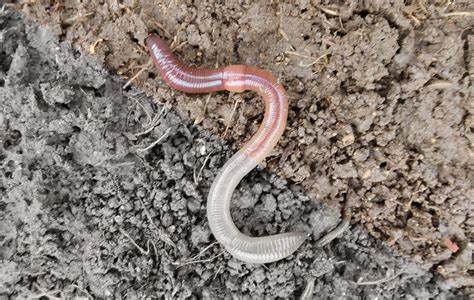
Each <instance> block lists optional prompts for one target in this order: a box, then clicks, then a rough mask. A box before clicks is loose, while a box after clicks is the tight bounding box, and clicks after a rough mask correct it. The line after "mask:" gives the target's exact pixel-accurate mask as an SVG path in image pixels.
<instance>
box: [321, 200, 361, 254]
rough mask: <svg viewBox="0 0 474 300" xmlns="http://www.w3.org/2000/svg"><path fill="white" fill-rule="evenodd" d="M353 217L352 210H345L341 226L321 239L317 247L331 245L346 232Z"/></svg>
mask: <svg viewBox="0 0 474 300" xmlns="http://www.w3.org/2000/svg"><path fill="white" fill-rule="evenodd" d="M351 216H352V213H351V209H350V208H345V209H344V213H343V215H342V221H341V222H340V223H339V225H337V227H336V228H334V230H332V231H330V232H329V233H327V234H326V235H325V236H323V237H322V238H320V239H319V240H318V241H317V242H316V247H324V246H326V245H327V244H329V243H330V242H331V241H333V240H334V239H336V238H337V237H338V236H340V235H341V234H343V233H344V231H346V230H347V229H348V228H349V226H350V225H351Z"/></svg>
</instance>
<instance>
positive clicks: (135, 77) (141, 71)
mask: <svg viewBox="0 0 474 300" xmlns="http://www.w3.org/2000/svg"><path fill="white" fill-rule="evenodd" d="M151 64H152V60H151V58H150V60H149V61H148V62H147V63H146V64H145V65H144V66H143V67H142V68H141V69H140V70H139V71H138V72H137V74H135V75H133V76H132V78H130V79H129V80H128V81H127V83H125V84H124V85H123V87H122V88H123V89H126V88H127V87H128V86H129V85H130V84H131V83H132V82H133V81H134V80H135V79H137V77H138V76H140V74H141V73H143V72H144V71H146V70H148V68H150V66H151Z"/></svg>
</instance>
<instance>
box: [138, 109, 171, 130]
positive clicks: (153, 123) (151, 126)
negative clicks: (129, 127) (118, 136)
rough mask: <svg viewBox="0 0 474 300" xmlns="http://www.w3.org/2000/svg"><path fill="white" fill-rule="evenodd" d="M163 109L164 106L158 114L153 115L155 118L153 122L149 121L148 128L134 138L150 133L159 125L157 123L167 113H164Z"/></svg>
mask: <svg viewBox="0 0 474 300" xmlns="http://www.w3.org/2000/svg"><path fill="white" fill-rule="evenodd" d="M165 109H166V106H164V105H163V108H162V109H161V110H160V112H159V113H158V114H155V116H154V117H153V120H151V124H150V127H149V128H148V129H146V130H145V131H142V132H139V133H135V136H136V137H139V136H142V135H145V134H147V133H149V132H150V131H152V130H153V128H155V127H156V126H157V125H158V124H159V123H160V122H159V121H160V120H161V118H162V117H164V116H165V115H166V113H167V111H165Z"/></svg>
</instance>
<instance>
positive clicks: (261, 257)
mask: <svg viewBox="0 0 474 300" xmlns="http://www.w3.org/2000/svg"><path fill="white" fill-rule="evenodd" d="M307 238H308V234H307V233H305V232H289V233H281V234H276V235H271V236H266V237H249V236H246V235H244V234H241V233H239V235H238V236H237V237H236V238H235V239H234V240H233V241H232V243H231V244H228V245H225V248H226V249H227V251H229V253H230V254H232V255H233V256H234V257H236V258H238V259H240V260H243V261H245V262H248V263H259V264H263V263H271V262H275V261H278V260H281V259H283V258H285V257H287V256H290V255H291V254H293V252H295V251H296V250H297V249H298V248H299V247H300V246H301V245H302V244H303V243H304V241H305V240H306V239H307Z"/></svg>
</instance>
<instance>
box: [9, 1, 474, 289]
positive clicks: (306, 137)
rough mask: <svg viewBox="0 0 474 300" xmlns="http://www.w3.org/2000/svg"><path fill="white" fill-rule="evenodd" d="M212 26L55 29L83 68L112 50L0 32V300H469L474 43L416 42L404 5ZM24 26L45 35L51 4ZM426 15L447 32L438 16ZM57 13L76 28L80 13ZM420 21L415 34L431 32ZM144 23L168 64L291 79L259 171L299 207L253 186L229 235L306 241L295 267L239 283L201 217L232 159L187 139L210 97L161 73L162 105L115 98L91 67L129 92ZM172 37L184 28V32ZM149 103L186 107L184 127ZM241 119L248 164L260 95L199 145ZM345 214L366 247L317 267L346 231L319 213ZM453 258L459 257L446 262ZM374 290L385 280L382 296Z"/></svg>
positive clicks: (249, 12) (17, 21)
mask: <svg viewBox="0 0 474 300" xmlns="http://www.w3.org/2000/svg"><path fill="white" fill-rule="evenodd" d="M77 7H79V6H77ZM77 7H76V8H75V9H79V10H80V9H84V8H81V7H79V8H77ZM210 7H212V8H213V9H214V11H213V10H212V9H211V10H206V9H202V8H195V7H194V6H191V5H188V6H186V5H184V6H183V5H181V6H179V5H177V6H170V7H167V8H166V9H167V10H168V11H167V14H164V13H163V8H159V7H158V8H156V10H147V11H140V12H133V11H132V12H130V9H128V10H127V9H125V8H122V9H118V12H117V14H118V15H120V14H123V15H122V16H121V17H117V19H116V21H117V20H119V21H120V20H122V21H123V22H125V21H128V22H132V21H130V20H135V19H134V18H137V19H139V18H143V16H144V15H148V19H145V21H142V23H143V22H144V23H143V24H142V23H140V22H138V21H137V22H135V23H133V22H132V23H133V24H134V25H133V26H135V27H136V28H142V29H141V30H135V29H136V28H134V29H133V32H129V34H127V31H123V32H122V33H125V34H124V36H121V35H116V36H114V38H112V36H113V33H115V30H118V29H117V28H121V27H120V26H131V25H130V24H125V25H124V24H122V23H120V22H119V21H117V23H118V24H115V25H117V26H116V27H115V28H114V27H113V26H109V27H107V26H104V27H103V28H102V30H103V31H100V32H98V31H96V32H94V31H92V30H90V28H88V29H83V30H84V32H83V33H84V34H82V33H81V32H80V26H88V24H89V25H90V24H92V23H93V21H90V20H89V19H88V18H91V19H94V18H98V17H100V16H102V17H104V16H108V17H110V15H109V14H102V15H100V14H99V13H96V14H95V15H93V16H89V17H85V18H84V20H82V19H81V20H80V22H79V21H77V19H74V20H73V21H71V20H69V19H71V18H72V16H68V18H69V19H68V18H66V16H63V15H61V14H59V15H58V14H56V16H57V19H55V18H51V19H50V20H49V21H50V22H52V23H53V24H54V22H56V21H57V22H59V23H61V22H62V23H64V20H68V22H72V25H70V26H66V27H65V28H63V27H61V26H59V27H54V26H53V27H52V29H53V31H55V32H56V33H57V34H62V35H63V37H65V38H66V39H67V40H69V41H72V42H74V43H75V44H76V45H77V46H80V47H82V48H83V49H84V50H87V51H90V50H91V48H90V45H91V44H93V42H92V41H93V40H94V39H95V40H97V38H98V37H104V39H105V42H99V43H98V44H97V47H96V48H94V51H95V53H94V55H95V58H96V59H91V58H90V57H89V56H88V55H84V54H83V53H82V52H78V51H77V50H73V49H72V48H71V47H70V46H68V44H65V43H61V42H59V40H58V38H57V37H56V36H54V35H53V34H51V33H50V32H49V31H48V30H46V29H44V28H42V27H37V25H33V24H32V23H31V22H29V21H25V20H24V19H21V18H20V17H19V15H17V14H16V13H12V12H10V11H6V12H4V13H2V15H1V18H0V41H1V43H0V101H1V104H0V105H1V106H0V108H1V110H0V113H1V114H0V124H1V128H2V131H1V132H0V135H1V136H0V139H1V142H2V148H1V150H0V151H1V152H0V163H1V166H2V168H1V171H0V176H1V177H0V180H1V181H0V193H1V197H2V202H1V207H2V210H1V212H2V215H1V220H0V221H1V223H0V224H1V227H0V231H1V240H0V241H1V248H0V255H1V259H2V265H1V269H2V273H1V275H0V292H1V293H3V294H5V295H22V296H27V295H29V296H34V295H41V294H42V293H48V292H49V293H53V294H52V295H53V296H59V293H57V292H56V293H54V291H57V290H60V291H61V292H62V293H63V294H62V296H67V295H73V294H76V295H86V294H90V295H93V296H111V295H114V296H125V295H128V296H153V295H155V296H159V295H166V296H169V297H173V296H174V297H186V296H196V297H207V298H215V297H221V296H224V295H249V296H252V297H261V296H263V295H265V296H269V297H274V296H280V297H296V296H297V295H299V294H300V293H301V291H302V290H303V289H304V284H305V280H306V279H308V278H309V277H310V276H313V277H315V278H316V284H315V293H316V294H317V295H319V296H321V297H322V296H325V295H326V296H331V297H343V296H347V295H354V296H361V297H364V296H379V297H391V296H398V297H403V296H408V295H411V296H414V297H432V296H440V297H446V296H449V295H452V294H451V293H452V292H454V293H459V291H458V290H452V291H451V292H449V291H447V289H449V288H453V287H454V288H456V287H463V286H464V287H466V286H472V285H474V282H473V277H472V272H473V265H472V258H471V256H472V243H471V242H470V241H472V239H473V226H474V221H473V220H474V215H473V211H472V210H473V207H472V203H471V202H469V199H473V195H472V193H473V190H472V182H471V180H472V141H473V140H472V110H473V103H472V85H471V80H470V78H469V73H470V72H469V71H470V70H469V68H468V67H469V60H470V59H471V52H472V47H474V44H473V41H472V38H468V37H470V35H469V33H470V31H469V30H463V28H468V27H469V26H466V25H465V23H462V22H461V23H457V22H452V21H450V20H448V19H446V18H434V17H433V18H426V19H423V20H422V21H423V22H425V24H424V26H421V27H414V26H413V25H412V24H411V23H410V22H411V21H410V20H411V19H407V16H406V15H405V14H403V13H402V12H405V10H406V9H407V8H406V7H403V8H401V7H397V6H393V7H389V8H386V7H382V6H381V7H365V8H363V9H361V8H356V7H352V8H350V9H349V10H348V11H346V12H345V14H346V15H344V14H342V15H341V16H340V19H339V18H329V17H328V15H326V14H322V13H321V12H320V10H319V9H317V8H316V7H315V6H312V5H309V4H302V3H299V6H297V5H280V6H268V7H266V6H260V5H258V4H255V5H235V6H232V5H228V6H224V7H222V6H218V5H214V6H212V5H210ZM22 8H23V9H24V10H25V11H26V12H28V13H30V14H31V13H32V11H33V12H35V13H33V15H35V16H39V17H40V19H42V18H41V16H42V15H41V14H40V13H38V11H41V8H42V6H41V5H40V4H38V5H37V6H33V7H30V6H28V5H23V6H22ZM102 8H103V7H102ZM48 9H49V10H46V9H45V8H44V7H43V12H44V11H46V13H47V14H46V15H55V13H56V11H53V8H48ZM103 9H106V8H103ZM107 9H112V8H107ZM428 9H429V10H430V13H431V14H432V15H436V14H437V13H438V11H437V9H438V8H437V7H428ZM242 10H244V11H246V14H244V15H242V14H239V11H242ZM59 11H60V12H67V13H68V14H72V15H73V16H77V11H72V12H71V10H70V9H69V8H64V7H63V8H59ZM97 11H98V12H100V10H97ZM223 11H224V12H223ZM180 12H181V14H180ZM189 12H193V13H192V14H188V13H189ZM275 12H279V15H277V14H276V13H275ZM226 14H227V15H233V14H234V15H233V18H231V19H230V20H231V21H228V22H227V23H225V24H226V25H224V26H220V27H218V28H217V27H215V26H214V25H215V23H216V22H217V23H218V22H221V23H219V24H222V22H224V19H225V18H224V17H223V16H225V15H226ZM413 14H414V15H416V16H417V17H418V18H416V20H418V21H419V19H420V13H419V12H418V11H414V12H412V15H413ZM83 15H85V14H83ZM207 15H209V16H210V17H211V18H205V16H207ZM133 16H135V17H133ZM151 16H153V18H161V19H159V20H160V22H161V23H160V25H159V26H158V27H163V26H164V28H168V29H171V28H181V29H180V30H177V31H176V32H175V31H173V36H176V37H177V41H178V42H176V43H175V46H177V45H180V42H182V41H187V43H188V44H186V45H184V46H181V48H179V49H181V50H178V54H179V55H180V56H181V57H183V58H184V60H186V61H188V62H196V64H199V65H205V66H212V65H214V62H215V57H216V56H217V61H218V62H219V65H224V64H229V63H247V64H257V65H259V66H260V67H263V68H265V69H269V70H271V71H272V72H274V73H275V74H278V75H280V77H281V80H282V82H283V84H284V85H285V86H286V87H287V88H288V91H289V94H290V97H291V99H294V100H293V101H292V104H291V113H290V118H289V129H288V131H287V132H286V135H285V138H284V139H283V141H282V143H281V144H280V148H279V149H277V150H276V151H275V155H274V156H273V157H271V158H270V159H268V160H267V162H268V166H269V167H270V170H273V171H275V172H277V173H279V174H281V175H283V177H284V178H288V179H290V180H292V181H296V182H300V183H301V186H302V187H303V188H302V187H300V186H298V185H295V184H292V183H289V182H288V181H287V180H285V179H282V178H280V177H277V176H275V175H272V174H271V173H269V172H268V171H266V170H262V169H260V170H256V171H254V172H253V173H252V174H251V175H250V176H248V177H247V178H246V179H245V180H244V181H243V182H242V184H241V185H240V186H239V188H238V190H237V191H236V193H235V194H234V200H235V202H234V203H233V208H234V211H233V218H234V220H235V222H236V224H237V226H238V227H239V228H241V230H242V231H243V232H245V233H247V234H251V235H267V234H273V233H277V232H283V231H289V230H291V229H303V230H308V231H311V232H312V233H313V234H312V236H311V240H310V241H309V242H307V243H306V244H305V245H304V246H303V247H302V248H301V249H300V250H299V251H298V252H297V253H296V254H295V255H293V256H291V257H289V258H288V259H286V260H283V261H280V262H277V263H273V264H269V265H266V266H261V265H260V266H259V265H246V264H242V263H240V262H239V261H236V260H234V259H232V258H231V257H230V256H229V255H228V254H227V253H225V251H224V250H223V249H222V248H221V247H220V246H219V245H218V244H215V243H214V242H215V240H214V239H213V237H212V235H210V232H209V229H208V226H207V221H206V217H205V199H206V195H207V191H208V188H209V185H210V183H211V182H212V179H213V176H214V175H215V174H216V172H217V170H218V169H219V167H220V166H222V164H223V163H224V162H225V160H226V159H227V158H228V157H230V155H231V154H232V153H233V150H232V149H229V147H228V146H225V144H223V142H222V141H221V140H220V139H219V138H217V137H216V136H213V135H212V134H210V133H209V132H205V131H202V130H201V129H199V128H197V127H195V126H192V125H191V124H190V121H189V118H191V119H193V120H194V119H199V118H200V116H201V115H202V108H203V107H204V102H205V101H206V99H207V97H205V96H189V95H183V94H181V93H174V92H173V91H171V90H170V89H169V88H167V87H166V86H164V85H163V83H162V82H161V81H160V80H159V79H158V78H154V77H155V76H154V75H153V70H151V69H150V70H149V71H148V72H144V73H142V76H141V77H139V79H138V83H139V84H140V86H141V87H142V88H144V89H146V90H148V91H153V92H154V95H155V100H152V99H150V98H149V97H147V96H145V94H144V93H143V92H141V91H139V90H136V89H134V88H132V89H127V90H123V89H122V86H123V85H124V83H125V82H124V81H123V80H121V79H119V78H117V77H114V76H112V75H110V74H108V72H106V71H105V70H104V69H103V68H102V67H101V66H100V65H99V64H98V62H105V63H106V64H107V65H108V66H109V67H112V68H114V69H115V70H117V72H118V73H119V74H129V73H130V74H133V73H136V72H137V71H138V70H139V69H140V68H139V67H138V66H139V65H140V64H145V63H146V62H147V57H146V53H145V52H144V50H143V49H142V48H141V46H139V45H141V44H142V42H143V39H144V37H145V36H146V34H147V32H148V31H151V30H154V29H158V27H157V25H156V23H155V25H152V23H151V21H150V18H151ZM189 16H191V17H189ZM257 16H264V17H262V18H258V17H257ZM305 16H306V17H305ZM173 17H174V18H175V19H173ZM45 19H46V17H44V15H43V20H45ZM172 20H175V21H172ZM176 20H177V21H176ZM206 20H207V21H206ZM235 20H238V22H234V21H235ZM178 21H179V22H181V23H182V24H184V25H181V26H182V27H179V26H174V25H176V24H173V22H178ZM88 22H90V23H88ZM262 22H263V23H262ZM282 22H283V23H282ZM340 22H343V25H344V26H343V28H342V29H341V27H340V26H341V24H340ZM137 23H138V24H141V25H140V26H138V25H137ZM148 23H149V24H148ZM261 23H262V24H261ZM145 24H146V25H145ZM193 24H194V25H193ZM281 24H284V26H281ZM426 24H429V25H430V26H426ZM50 25H51V23H50ZM198 25H199V26H198ZM133 26H132V27H133ZM77 27H79V29H78V28H77ZM201 27H202V28H201ZM325 27H327V28H325ZM107 28H108V29H107ZM211 28H216V30H215V31H214V30H212V29H211ZM239 28H240V29H239ZM107 30H109V31H110V33H109V34H110V36H109V38H108V39H107V38H106V35H105V34H106V33H107ZM158 31H160V29H158ZM216 31H217V32H216ZM226 31H228V32H230V33H232V34H228V35H226V33H225V32H226ZM306 31H307V32H306ZM86 32H87V34H86ZM211 32H212V34H211ZM161 33H162V34H164V36H165V37H166V34H165V33H163V32H161ZM244 33H245V34H244ZM213 35H216V36H213ZM219 36H225V37H226V38H225V39H223V40H219ZM229 36H230V37H234V39H233V41H232V42H229V40H228V39H227V38H228V37H229ZM262 36H266V37H268V41H265V40H264V39H263V40H262ZM270 37H272V38H270ZM168 38H171V39H172V37H171V36H169V37H168ZM124 41H126V42H124ZM136 41H138V42H136ZM210 41H213V42H212V43H211V42H210ZM214 41H216V45H214V44H213V43H214ZM237 41H238V42H237ZM255 41H258V44H257V45H256V44H255ZM270 41H274V42H272V43H271V47H270V46H269V45H270ZM120 42H123V43H122V46H121V48H120V47H119V46H118V45H119V43H120ZM133 43H136V47H135V48H133V46H131V45H132V44H133ZM137 43H138V44H137ZM86 45H87V46H86ZM292 45H294V46H292ZM301 45H305V47H303V46H301ZM291 47H293V49H292V48H291ZM299 47H301V49H296V48H299ZM120 49H121V50H120ZM213 49H219V52H217V50H213ZM226 49H227V50H228V51H227V50H226ZM303 49H307V50H303ZM179 51H182V52H179ZM285 51H287V53H286V54H285V55H282V53H285ZM288 51H291V52H288ZM326 52H327V55H326V56H325V57H326V58H327V60H324V63H321V64H319V61H318V63H316V64H313V65H312V66H305V65H304V64H310V63H312V62H313V61H314V60H312V59H307V58H305V57H302V56H301V54H304V55H306V56H309V57H318V56H321V55H322V54H326ZM111 53H113V54H111ZM289 53H293V54H289ZM294 53H298V55H299V56H297V55H295V54H294ZM318 54H319V55H318ZM133 59H135V60H136V61H137V62H136V63H135V69H133V68H131V67H130V66H131V65H133V64H132V63H130V61H131V60H133ZM97 60H98V61H97ZM120 60H122V61H120ZM300 62H301V63H303V66H300V64H299V63H300ZM127 68H129V69H127ZM132 69H133V70H132ZM173 93H174V94H173ZM172 95H174V96H172ZM227 98H230V99H231V101H228V100H227ZM169 99H173V100H171V101H170V100H169ZM469 99H471V101H469ZM156 100H160V101H162V102H169V101H170V102H171V103H173V104H175V105H176V106H175V109H176V111H177V112H178V113H179V115H180V117H178V116H177V115H176V114H175V113H174V112H173V111H172V110H170V109H169V108H168V107H165V108H163V105H159V104H158V103H157V101H156ZM238 100H246V101H244V102H241V103H240V104H239V107H238V109H237V113H236V115H235V116H234V117H235V118H234V120H233V122H232V126H231V127H230V132H229V133H228V135H227V136H232V138H231V139H230V140H231V141H234V140H235V142H233V143H234V144H235V145H237V146H238V145H240V144H241V143H242V142H243V141H245V139H247V138H248V136H250V135H251V133H252V132H253V131H254V130H255V129H256V127H257V125H258V122H259V121H260V112H259V109H260V104H259V103H258V101H259V99H258V98H257V97H255V95H253V94H243V95H229V94H226V93H219V94H217V95H212V97H211V98H210V101H209V104H208V106H207V113H206V115H205V118H204V119H203V120H202V125H203V126H204V127H205V128H211V129H212V128H214V129H215V128H220V129H219V130H220V132H222V131H223V129H224V128H225V126H226V120H227V119H228V116H229V115H230V111H232V105H233V104H232V102H235V101H238ZM247 100H248V101H247ZM256 108H258V109H256ZM160 114H161V117H160V118H159V119H158V120H157V122H154V121H156V119H154V118H155V116H159V115H160ZM152 125H156V126H155V127H153V126H152ZM150 127H153V130H151V131H150V132H149V133H146V134H142V135H137V133H140V132H143V131H145V130H147V129H149V128H150ZM3 128H5V130H3ZM160 138H162V139H161V141H160V143H158V144H157V145H156V146H155V147H153V148H151V149H150V150H146V151H142V150H143V149H145V148H146V147H148V146H149V145H151V144H152V143H153V142H154V141H156V140H158V139H160ZM227 145H228V144H227ZM208 157H209V159H208V160H207V158H208ZM205 162H206V163H205ZM201 168H202V172H200V170H201ZM304 190H306V191H307V192H306V193H305V192H303V191H304ZM344 200H346V201H348V203H349V205H350V206H351V207H353V208H354V211H355V220H356V221H358V222H360V223H361V224H363V225H364V227H365V228H366V229H367V230H368V231H369V232H370V233H371V236H370V237H369V236H368V235H367V234H366V233H365V231H364V230H363V229H361V228H359V227H358V226H353V227H352V228H351V230H350V231H348V232H346V233H345V234H344V235H343V236H342V237H341V238H340V239H338V240H337V241H335V242H333V243H331V244H330V245H329V246H327V247H325V248H324V249H319V248H317V247H315V246H314V244H315V241H316V240H317V239H318V238H319V237H320V236H321V235H322V234H323V233H324V232H326V231H328V230H330V229H332V228H333V227H334V226H336V225H337V223H338V222H339V220H340V218H339V213H338V209H330V208H327V207H326V206H323V205H321V204H319V202H318V201H323V202H326V203H330V204H332V205H333V206H335V205H334V204H337V203H342V202H343V201H344ZM374 237H375V238H377V239H374ZM446 239H447V240H449V241H451V242H453V243H454V244H456V245H457V246H459V247H460V250H458V251H456V253H453V248H450V247H447V246H445V244H446V243H444V242H443V240H446ZM382 241H385V245H384V244H383V243H382ZM387 244H388V245H389V246H393V247H395V248H396V249H398V250H399V251H400V252H402V253H404V254H406V255H409V256H411V257H412V258H413V260H409V259H407V258H404V257H401V256H400V255H398V254H397V253H395V252H394V251H393V250H389V249H388V248H387V247H386V245H387ZM209 245H210V247H209V248H207V250H206V251H204V253H202V255H201V256H199V257H197V258H194V259H193V257H195V256H196V255H198V254H199V253H200V252H201V251H202V250H204V249H206V247H207V246H209ZM415 261H416V262H418V263H419V264H417V263H415ZM423 269H431V270H432V271H435V272H437V273H438V274H440V275H442V276H443V278H444V279H443V280H439V279H436V278H435V277H433V275H432V274H431V273H429V272H426V271H425V270H423ZM379 279H387V280H386V281H385V282H384V281H382V282H379V283H377V282H372V281H377V280H379ZM357 282H359V284H357ZM364 282H365V283H371V282H372V284H370V285H363V284H360V283H364ZM464 291H465V292H466V293H469V289H466V290H464Z"/></svg>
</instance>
